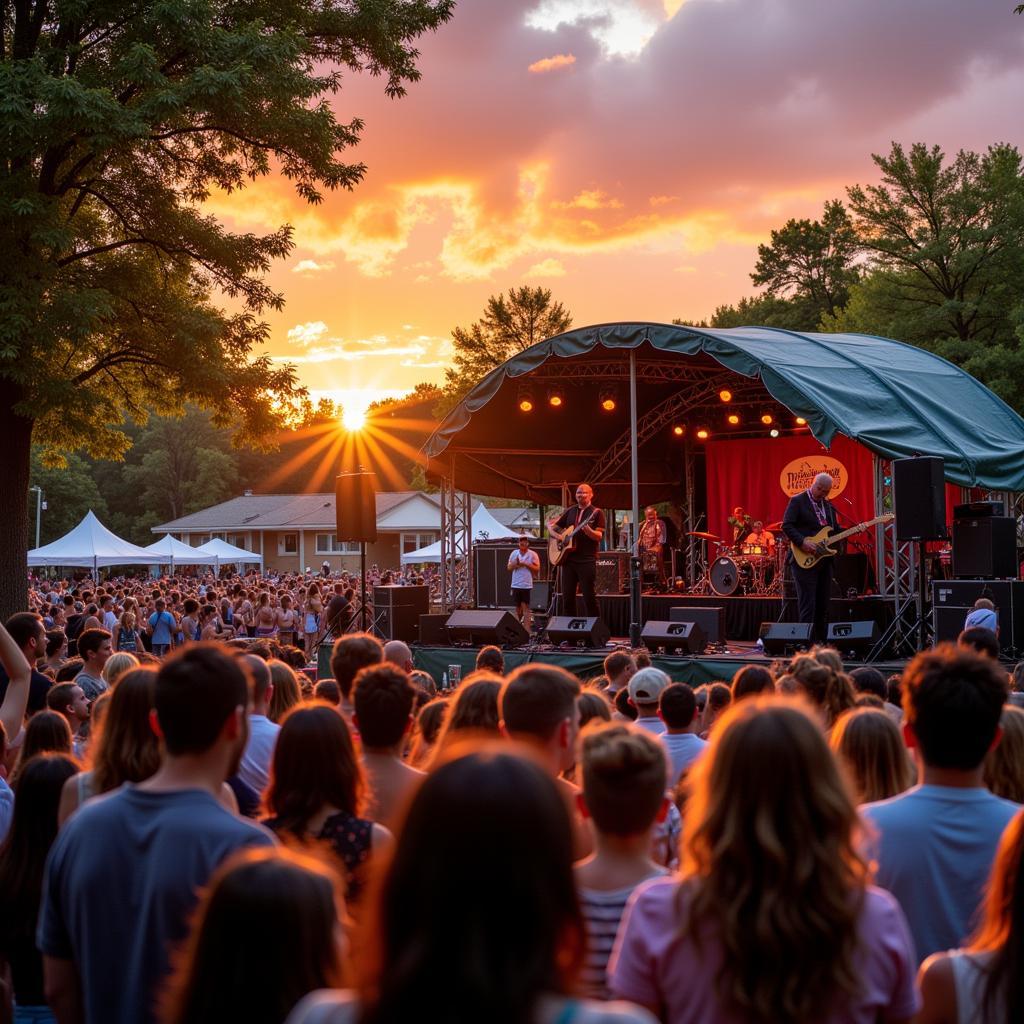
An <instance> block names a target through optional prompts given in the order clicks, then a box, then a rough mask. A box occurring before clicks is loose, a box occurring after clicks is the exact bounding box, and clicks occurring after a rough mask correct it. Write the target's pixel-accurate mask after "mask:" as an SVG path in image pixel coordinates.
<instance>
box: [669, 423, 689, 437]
mask: <svg viewBox="0 0 1024 1024" xmlns="http://www.w3.org/2000/svg"><path fill="white" fill-rule="evenodd" d="M672 433H673V434H675V435H676V437H682V436H683V434H685V433H686V427H682V426H680V425H679V424H678V423H677V424H676V425H675V426H674V427H673V428H672Z"/></svg>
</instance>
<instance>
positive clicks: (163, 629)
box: [147, 597, 178, 658]
mask: <svg viewBox="0 0 1024 1024" xmlns="http://www.w3.org/2000/svg"><path fill="white" fill-rule="evenodd" d="M154 607H155V609H156V611H154V612H153V614H152V615H150V617H149V619H148V620H147V622H148V625H149V635H150V642H151V643H152V645H153V653H154V654H155V655H156V656H157V657H158V658H162V657H163V656H164V655H165V654H166V653H167V652H168V651H169V650H170V649H171V648H172V647H173V646H174V635H175V633H176V632H177V631H178V623H177V620H176V619H175V618H174V616H173V615H172V614H171V613H170V612H169V611H167V605H166V603H165V602H164V599H163V598H162V597H158V598H157V599H156V604H155V605H154Z"/></svg>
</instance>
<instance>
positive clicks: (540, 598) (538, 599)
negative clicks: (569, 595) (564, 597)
mask: <svg viewBox="0 0 1024 1024" xmlns="http://www.w3.org/2000/svg"><path fill="white" fill-rule="evenodd" d="M549 604H551V583H550V582H549V581H548V580H534V583H533V586H532V587H531V588H530V611H531V612H546V611H547V610H548V605H549Z"/></svg>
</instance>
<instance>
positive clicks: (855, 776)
mask: <svg viewBox="0 0 1024 1024" xmlns="http://www.w3.org/2000/svg"><path fill="white" fill-rule="evenodd" d="M829 743H830V745H831V747H832V749H833V750H834V751H835V752H836V753H837V754H838V755H839V757H840V758H841V759H842V761H843V762H844V763H845V764H846V767H847V768H848V770H849V771H850V774H851V775H852V781H853V784H854V786H855V788H856V796H857V802H858V803H862V804H866V803H872V802H874V801H875V800H888V799H889V797H892V796H896V795H897V794H899V793H902V792H903V791H904V790H906V789H909V788H910V786H911V783H912V782H913V775H914V773H913V766H912V765H911V763H910V756H909V755H908V753H907V748H906V746H905V745H904V743H903V736H902V735H901V733H900V730H899V726H897V725H896V723H895V722H894V721H893V720H892V719H891V718H890V717H889V716H888V715H887V714H886V713H885V712H884V711H881V710H877V709H875V708H871V707H863V708H861V707H858V708H854V709H852V710H851V711H846V712H844V713H843V714H841V715H840V716H839V718H838V719H837V720H836V724H835V727H834V728H833V729H832V733H831V736H830V737H829Z"/></svg>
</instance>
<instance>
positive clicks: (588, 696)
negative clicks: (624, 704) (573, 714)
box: [576, 687, 612, 729]
mask: <svg viewBox="0 0 1024 1024" xmlns="http://www.w3.org/2000/svg"><path fill="white" fill-rule="evenodd" d="M576 703H577V705H578V706H579V709H580V728H581V729H582V728H583V726H585V725H586V724H587V723H588V722H593V721H598V722H610V721H611V720H612V706H611V704H609V703H608V698H607V697H606V696H605V695H604V693H603V692H602V691H600V690H592V689H589V688H588V687H584V688H583V692H582V693H581V694H580V696H579V700H577V701H576Z"/></svg>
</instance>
